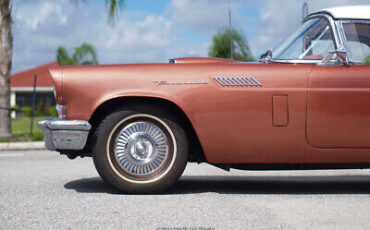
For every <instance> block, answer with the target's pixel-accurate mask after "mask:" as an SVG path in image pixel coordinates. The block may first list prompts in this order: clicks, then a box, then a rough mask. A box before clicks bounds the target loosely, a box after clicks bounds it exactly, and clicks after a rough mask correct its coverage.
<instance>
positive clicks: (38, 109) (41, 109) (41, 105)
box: [35, 101, 44, 116]
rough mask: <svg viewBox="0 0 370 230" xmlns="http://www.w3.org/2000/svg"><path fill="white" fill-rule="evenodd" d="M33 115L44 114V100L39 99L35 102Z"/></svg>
mask: <svg viewBox="0 0 370 230" xmlns="http://www.w3.org/2000/svg"><path fill="white" fill-rule="evenodd" d="M35 115H36V116H42V115H44V102H42V101H40V102H39V103H38V104H37V106H36V110H35Z"/></svg>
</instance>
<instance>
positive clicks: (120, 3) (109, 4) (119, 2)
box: [105, 0, 126, 25]
mask: <svg viewBox="0 0 370 230" xmlns="http://www.w3.org/2000/svg"><path fill="white" fill-rule="evenodd" d="M125 2H126V1H125V0H105V8H106V10H107V11H108V23H109V24H111V25H114V24H115V21H116V18H117V17H118V15H119V13H120V11H121V10H122V9H123V8H124V7H125Z"/></svg>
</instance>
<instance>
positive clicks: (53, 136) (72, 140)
mask: <svg viewBox="0 0 370 230" xmlns="http://www.w3.org/2000/svg"><path fill="white" fill-rule="evenodd" d="M37 126H38V127H39V128H40V129H42V131H43V132H44V139H45V147H46V148H47V149H49V150H50V151H55V150H82V149H83V148H84V147H85V145H86V141H87V136H88V135H89V131H90V129H91V125H90V124H89V122H87V121H68V120H59V119H47V120H42V121H39V122H38V123H37Z"/></svg>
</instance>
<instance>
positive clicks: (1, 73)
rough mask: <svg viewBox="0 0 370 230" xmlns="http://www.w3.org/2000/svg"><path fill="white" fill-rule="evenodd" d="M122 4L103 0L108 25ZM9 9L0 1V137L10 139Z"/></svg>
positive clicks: (6, 0) (8, 2) (9, 2)
mask: <svg viewBox="0 0 370 230" xmlns="http://www.w3.org/2000/svg"><path fill="white" fill-rule="evenodd" d="M75 1H76V2H77V1H78V0H75ZM80 1H84V2H87V1H88V0H80ZM124 3H125V0H105V7H106V9H107V12H108V23H110V24H114V22H115V19H116V17H117V16H118V14H119V12H120V11H121V10H122V9H123V7H124ZM11 8H12V0H0V38H1V39H0V137H10V136H11V134H12V132H11V131H12V129H11V119H10V111H9V110H8V109H7V108H9V107H10V72H11V66H12V56H13V35H12V14H11Z"/></svg>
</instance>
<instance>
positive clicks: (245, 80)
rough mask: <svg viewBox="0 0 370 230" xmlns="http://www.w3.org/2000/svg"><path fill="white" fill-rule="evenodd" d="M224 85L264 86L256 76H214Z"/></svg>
mask: <svg viewBox="0 0 370 230" xmlns="http://www.w3.org/2000/svg"><path fill="white" fill-rule="evenodd" d="M213 79H214V80H215V81H217V82H218V83H219V84H220V85H221V86H222V87H230V86H231V87H234V86H235V87H240V86H241V87H249V86H253V87H262V83H261V82H259V81H258V80H257V79H256V78H254V77H213Z"/></svg>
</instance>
